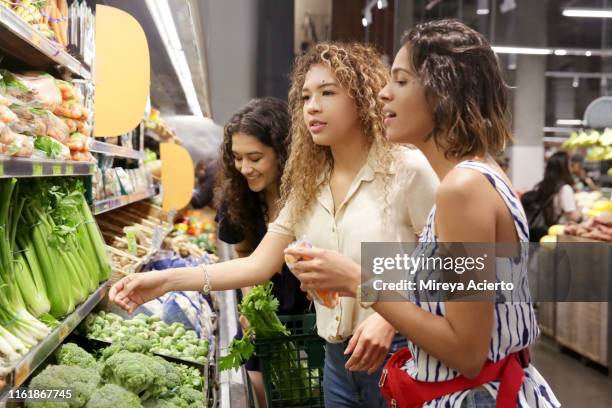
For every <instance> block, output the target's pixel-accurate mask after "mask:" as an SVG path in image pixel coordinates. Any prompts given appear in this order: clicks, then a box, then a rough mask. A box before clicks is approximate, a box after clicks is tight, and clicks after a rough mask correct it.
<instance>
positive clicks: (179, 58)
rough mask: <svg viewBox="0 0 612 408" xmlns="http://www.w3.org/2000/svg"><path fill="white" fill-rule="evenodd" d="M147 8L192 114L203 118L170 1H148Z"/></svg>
mask: <svg viewBox="0 0 612 408" xmlns="http://www.w3.org/2000/svg"><path fill="white" fill-rule="evenodd" d="M146 4H147V8H148V9H149V12H150V13H151V16H152V17H153V21H154V22H155V25H156V26H157V31H158V32H159V35H160V37H161V39H162V42H163V43H164V45H165V47H166V51H167V52H168V56H169V57H170V61H171V62H172V66H173V67H174V70H175V71H176V75H177V76H178V78H179V82H180V83H181V87H182V88H183V92H185V98H186V99H187V105H188V106H189V109H190V110H191V112H192V114H193V115H194V116H197V117H203V115H202V109H201V107H200V102H199V101H198V95H197V93H196V91H195V87H194V86H193V80H192V78H191V71H190V70H189V65H188V64H187V58H186V57H185V52H184V51H183V47H182V45H181V40H180V38H179V35H178V31H177V30H176V26H175V25H174V20H173V18H172V12H171V10H170V6H169V5H168V0H146Z"/></svg>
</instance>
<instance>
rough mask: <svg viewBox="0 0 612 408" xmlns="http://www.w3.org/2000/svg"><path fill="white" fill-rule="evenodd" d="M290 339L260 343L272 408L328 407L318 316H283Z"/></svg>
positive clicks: (258, 353)
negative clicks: (317, 322)
mask: <svg viewBox="0 0 612 408" xmlns="http://www.w3.org/2000/svg"><path fill="white" fill-rule="evenodd" d="M279 319H280V320H281V322H283V323H284V324H285V326H287V329H289V331H290V332H291V335H289V336H283V337H274V338H266V339H256V341H255V355H256V356H257V357H259V360H260V361H261V370H262V375H263V380H264V385H265V388H266V397H267V400H268V406H269V407H312V408H316V407H324V403H323V365H324V361H325V341H324V340H323V339H322V338H321V337H319V335H318V334H317V330H316V317H315V315H314V314H305V315H294V316H279Z"/></svg>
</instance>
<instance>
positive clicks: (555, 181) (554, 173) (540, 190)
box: [535, 152, 574, 224]
mask: <svg viewBox="0 0 612 408" xmlns="http://www.w3.org/2000/svg"><path fill="white" fill-rule="evenodd" d="M566 184H568V185H570V186H571V185H573V184H574V180H573V179H572V175H571V174H570V171H569V156H568V154H567V153H566V152H557V153H555V154H553V155H552V156H550V158H549V159H548V161H547V162H546V168H545V169H544V178H543V179H542V181H540V182H539V183H538V184H537V185H536V187H535V191H536V192H537V200H538V202H540V203H546V202H547V201H548V200H549V199H550V198H551V197H552V196H554V195H555V194H557V193H558V192H559V190H561V187H563V186H564V185H566ZM544 217H545V219H546V222H547V223H549V224H553V223H555V222H556V220H555V214H554V208H553V206H552V205H549V206H547V207H546V208H545V209H544Z"/></svg>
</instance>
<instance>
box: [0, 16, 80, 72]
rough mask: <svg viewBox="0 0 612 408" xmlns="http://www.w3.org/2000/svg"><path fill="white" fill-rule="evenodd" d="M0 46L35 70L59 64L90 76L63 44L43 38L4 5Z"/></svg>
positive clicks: (47, 68)
mask: <svg viewBox="0 0 612 408" xmlns="http://www.w3.org/2000/svg"><path fill="white" fill-rule="evenodd" d="M0 49H2V50H3V51H4V52H3V53H4V54H8V55H10V56H12V57H14V58H16V59H18V60H20V61H23V62H25V63H26V64H28V65H29V66H31V67H33V68H36V69H40V70H49V69H55V68H57V67H58V66H59V67H60V68H64V69H65V70H68V71H69V72H70V73H72V74H73V75H76V76H77V77H80V78H83V79H86V80H90V79H91V73H90V72H89V70H88V69H87V68H86V67H85V66H84V65H83V64H81V63H80V62H79V61H78V60H77V59H76V58H74V57H73V56H71V55H70V54H68V53H67V52H66V51H65V50H64V47H62V46H61V45H60V44H58V43H56V42H55V41H51V40H49V39H48V38H46V37H45V36H44V35H42V34H41V33H40V32H39V31H38V30H36V29H35V28H34V27H32V26H31V25H30V24H28V23H26V22H25V20H23V19H22V18H21V17H19V16H18V15H17V14H16V13H15V12H14V11H13V10H10V9H9V8H7V7H6V6H4V5H0ZM60 71H61V69H60Z"/></svg>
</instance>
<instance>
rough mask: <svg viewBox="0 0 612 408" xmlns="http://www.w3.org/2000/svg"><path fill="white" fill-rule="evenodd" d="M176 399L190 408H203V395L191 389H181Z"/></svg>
mask: <svg viewBox="0 0 612 408" xmlns="http://www.w3.org/2000/svg"><path fill="white" fill-rule="evenodd" d="M178 397H179V398H180V399H182V400H183V401H185V402H186V403H187V404H188V405H189V407H190V408H193V407H202V408H204V394H202V391H198V390H196V389H193V388H191V387H181V388H180V389H179V391H178Z"/></svg>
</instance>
